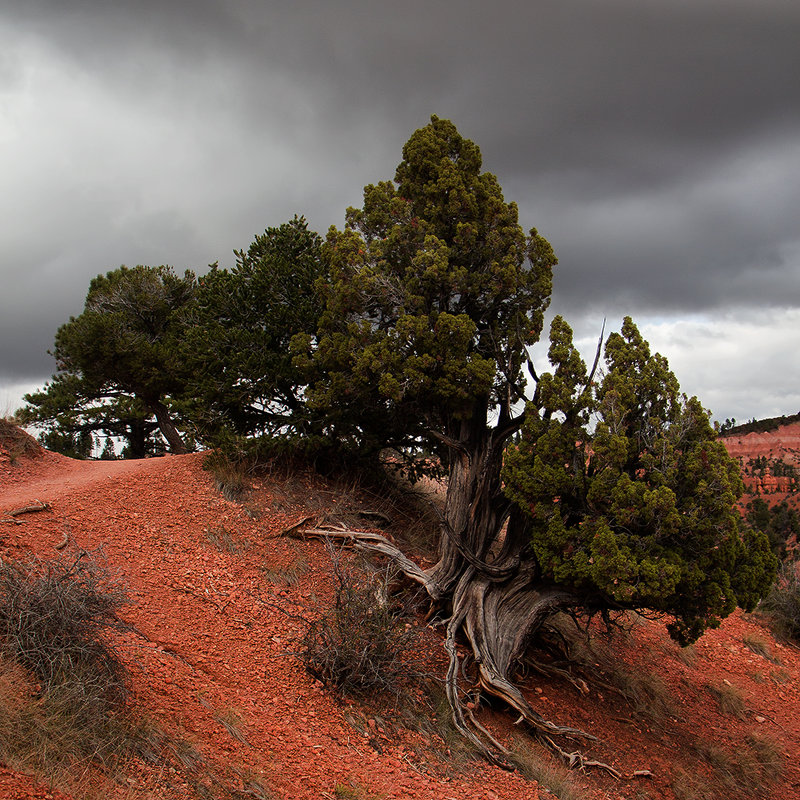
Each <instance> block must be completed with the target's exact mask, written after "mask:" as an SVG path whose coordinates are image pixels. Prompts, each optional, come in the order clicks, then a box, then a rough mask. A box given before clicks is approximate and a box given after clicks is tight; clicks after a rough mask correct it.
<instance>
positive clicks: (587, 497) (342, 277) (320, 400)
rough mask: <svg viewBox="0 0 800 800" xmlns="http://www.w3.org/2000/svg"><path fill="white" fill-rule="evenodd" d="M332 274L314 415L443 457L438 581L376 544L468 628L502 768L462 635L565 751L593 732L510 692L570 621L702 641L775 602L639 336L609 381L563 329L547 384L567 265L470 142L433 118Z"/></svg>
mask: <svg viewBox="0 0 800 800" xmlns="http://www.w3.org/2000/svg"><path fill="white" fill-rule="evenodd" d="M323 254H324V257H325V258H326V259H327V261H328V263H329V265H330V282H329V287H328V296H327V302H326V307H325V311H324V313H323V314H322V317H321V320H320V326H319V329H318V331H317V335H316V336H310V335H307V336H298V337H296V338H295V340H294V343H293V346H294V348H295V352H296V353H297V354H298V358H297V363H298V364H299V365H301V366H303V367H304V368H305V369H307V370H308V374H309V376H311V383H310V386H309V388H308V392H307V397H308V402H309V405H310V406H311V407H312V408H313V409H314V410H315V411H316V412H317V413H320V414H322V415H323V416H324V417H325V418H326V420H327V423H328V426H329V428H328V432H329V434H330V435H331V436H335V437H337V438H338V439H339V440H344V441H346V442H349V443H351V444H353V445H354V446H357V447H359V448H362V449H364V448H366V449H369V450H371V451H373V452H377V451H379V450H380V448H382V447H386V446H391V447H394V448H396V449H397V450H399V451H400V452H401V453H402V454H403V455H404V456H405V458H406V459H407V463H408V464H409V466H410V467H411V470H412V472H414V471H416V472H417V473H419V472H421V471H425V470H427V469H429V468H430V464H431V459H430V455H431V454H432V453H433V454H435V455H436V456H438V462H439V464H440V465H441V468H442V469H443V470H444V472H445V473H446V478H447V493H446V499H445V503H444V509H443V512H442V515H441V526H440V534H439V540H438V560H437V562H436V564H435V565H434V566H432V567H431V568H428V569H423V568H422V567H420V566H418V565H416V564H414V563H413V562H412V561H410V559H408V558H407V557H406V556H405V554H403V553H401V552H400V551H399V550H398V549H397V548H396V547H395V546H394V545H392V544H391V543H390V542H389V541H387V540H380V539H379V538H378V537H375V536H374V535H370V537H369V538H365V539H364V541H362V542H361V544H362V546H364V547H365V548H367V549H370V548H372V549H375V550H377V551H378V552H380V553H382V554H383V555H389V556H390V557H392V558H394V559H395V560H396V562H397V564H398V565H399V567H400V568H401V569H402V570H403V571H404V572H405V574H406V575H407V576H409V577H410V578H412V579H413V580H415V581H417V582H418V583H420V584H421V585H422V586H423V587H424V588H425V589H426V590H427V592H428V594H429V595H430V597H431V599H432V601H433V602H434V603H436V604H437V605H438V606H439V607H440V608H441V612H442V614H443V616H444V617H445V618H446V619H448V622H447V635H446V646H447V649H448V651H449V653H450V657H451V663H450V669H449V672H448V680H447V692H448V697H449V700H450V703H451V705H452V707H453V712H454V720H455V723H456V725H457V726H458V728H459V729H460V730H461V732H462V733H463V734H464V735H465V736H467V737H468V738H470V739H471V740H472V741H474V742H475V743H476V744H478V745H479V746H481V747H483V748H484V751H485V752H486V753H487V754H488V755H490V756H491V757H494V758H498V759H502V758H503V757H504V754H503V752H502V748H501V747H500V746H499V745H498V743H497V742H495V741H494V740H492V739H491V738H490V737H487V736H486V735H485V731H482V730H481V729H480V728H479V727H477V726H475V725H473V724H472V722H471V721H470V717H469V715H467V714H465V712H464V709H463V707H462V705H461V699H460V694H459V691H458V687H457V681H458V676H459V673H460V669H459V662H460V656H459V654H458V651H457V648H456V641H457V638H458V637H460V636H463V637H465V638H466V640H467V641H468V642H469V644H470V646H471V649H472V653H473V655H474V658H475V663H476V664H477V669H478V674H479V681H480V685H481V687H482V688H483V690H485V691H486V692H488V693H490V694H493V695H495V696H497V697H500V698H502V699H504V700H505V701H507V702H508V703H509V704H510V705H511V706H512V707H513V708H515V709H516V710H517V711H518V712H519V713H520V714H521V715H522V717H523V718H524V719H525V720H527V722H528V723H529V724H530V725H531V726H533V727H534V728H535V729H536V730H537V731H539V732H540V733H542V734H543V735H545V736H547V737H550V739H551V740H552V737H553V736H554V735H558V734H567V735H573V734H575V733H576V732H575V731H572V730H570V729H567V728H563V727H561V726H558V725H556V724H554V723H551V722H548V721H546V720H544V719H543V718H542V717H541V715H539V714H537V713H536V711H535V710H534V709H533V708H532V707H531V706H530V705H529V703H528V702H527V700H526V699H525V698H524V696H523V695H522V693H521V692H520V691H519V689H518V688H517V687H516V686H515V685H514V683H513V682H512V680H511V675H512V673H513V667H514V665H515V663H516V661H517V660H518V659H519V658H520V657H521V656H522V655H523V653H524V651H525V649H526V647H527V645H528V643H529V642H530V640H531V638H532V637H533V636H535V634H536V633H537V632H538V631H540V630H541V629H542V628H543V626H545V625H546V623H547V621H548V620H549V619H550V618H551V616H552V615H553V614H554V613H555V612H557V611H559V610H568V611H573V612H576V611H577V612H579V611H588V612H601V613H604V614H607V613H609V612H611V611H614V610H623V609H649V610H653V611H656V612H663V613H664V614H672V615H674V616H675V622H674V623H673V624H672V625H671V627H670V632H671V633H672V635H673V636H674V637H675V638H676V639H678V640H679V641H681V642H690V641H693V640H694V639H696V638H697V636H699V635H700V634H701V633H702V631H703V630H704V629H705V628H706V627H707V626H709V625H712V626H713V625H716V624H718V622H719V620H720V619H721V618H722V617H723V616H725V615H726V614H729V613H730V612H731V611H732V610H733V608H735V607H736V605H737V603H738V604H741V605H743V606H744V607H746V608H752V607H753V605H754V603H755V602H756V601H757V599H758V598H759V597H760V596H761V594H763V593H764V592H765V591H766V589H767V588H768V586H769V582H770V580H771V576H772V575H773V574H774V561H773V558H772V555H771V554H770V552H769V547H768V544H767V543H766V540H765V539H764V537H763V535H760V534H756V533H752V532H742V531H741V530H740V528H739V524H738V519H739V518H738V515H737V514H736V511H735V501H736V499H737V497H738V495H739V493H740V492H741V483H740V481H739V478H738V472H737V468H736V464H735V462H733V461H732V460H731V459H730V458H729V457H728V456H727V453H726V452H725V450H724V448H723V446H722V445H721V444H720V443H718V442H717V441H716V438H715V433H714V431H713V429H712V427H711V425H710V423H709V418H708V414H707V413H706V412H705V411H704V410H703V409H702V407H701V406H700V404H699V402H698V401H697V400H696V399H694V398H692V399H687V398H685V397H683V396H682V395H681V394H680V392H679V387H678V383H677V380H676V379H675V376H674V375H673V374H672V373H671V372H670V371H669V368H668V365H667V363H666V360H665V359H663V358H662V357H660V356H657V355H656V356H651V355H650V353H649V348H648V347H647V344H646V343H645V342H644V341H643V340H642V339H641V336H640V335H639V333H638V331H637V330H636V328H635V326H634V325H633V323H632V322H631V321H630V320H628V319H626V321H625V323H624V325H623V330H622V334H614V335H612V336H610V337H609V339H608V342H607V344H606V351H605V352H606V373H605V375H604V377H603V378H602V380H600V381H599V382H598V381H596V380H595V374H594V373H595V370H594V369H592V370H591V371H588V373H587V370H586V367H585V365H584V363H583V361H582V360H581V359H580V357H579V355H578V353H577V351H576V350H575V348H574V347H573V344H572V334H571V331H570V329H569V327H568V326H567V325H566V323H564V322H563V320H561V319H560V318H556V320H555V321H554V323H553V326H552V329H551V346H550V359H551V362H552V364H553V367H554V371H553V372H548V373H546V374H543V375H541V376H538V375H537V373H536V371H535V370H534V368H533V366H532V365H531V364H530V362H529V360H528V347H529V346H530V345H532V344H533V343H535V342H536V341H537V340H538V339H539V337H540V334H541V332H542V328H543V315H544V311H545V309H546V307H547V305H548V303H549V297H550V291H551V286H552V269H553V267H554V266H555V265H556V258H555V256H554V254H553V251H552V249H551V247H550V245H549V244H548V243H547V241H546V240H545V239H543V238H542V237H541V236H540V235H539V234H538V233H537V231H536V230H535V229H534V230H531V231H530V233H529V234H528V235H527V236H526V235H525V234H524V232H523V231H522V229H521V228H520V226H519V224H518V221H517V208H516V206H515V205H514V204H513V203H507V202H506V201H505V200H504V198H503V195H502V192H501V190H500V187H499V185H498V182H497V180H496V178H495V177H494V176H493V175H491V174H489V173H486V172H482V171H481V156H480V151H479V150H478V148H477V146H476V145H475V144H473V143H472V142H470V141H468V140H466V139H464V138H462V137H461V136H460V135H459V133H458V131H457V130H456V129H455V127H454V126H453V125H452V123H450V122H448V121H446V120H441V119H438V118H436V117H433V118H432V120H431V123H430V124H429V125H427V126H426V127H425V128H422V129H420V130H418V131H417V132H415V133H414V134H413V136H412V137H411V139H410V140H409V141H408V143H407V144H406V145H405V147H404V149H403V161H402V162H401V164H400V165H399V166H398V168H397V172H396V175H395V179H394V181H385V182H382V183H379V184H377V185H370V186H367V187H366V188H365V190H364V204H363V207H362V208H360V209H349V210H348V212H347V218H346V226H345V229H344V230H343V231H340V230H337V229H335V228H332V229H331V230H330V231H329V233H328V236H327V239H326V242H325V245H324V248H323ZM599 355H600V351H599V350H598V359H599ZM526 365H527V367H528V372H529V375H530V376H531V377H532V378H533V387H532V389H533V391H532V392H530V391H527V389H526V380H525V375H524V374H523V373H524V368H525V367H526ZM512 440H513V445H512V446H511V448H510V449H508V450H507V449H506V448H507V446H508V445H509V443H511V442H512ZM420 457H422V458H420ZM504 460H505V464H506V466H505V470H504V467H503V465H504Z"/></svg>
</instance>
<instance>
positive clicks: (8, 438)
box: [0, 417, 43, 464]
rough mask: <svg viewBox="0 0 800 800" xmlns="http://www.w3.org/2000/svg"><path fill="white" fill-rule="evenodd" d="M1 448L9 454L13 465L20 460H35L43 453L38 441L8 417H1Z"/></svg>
mask: <svg viewBox="0 0 800 800" xmlns="http://www.w3.org/2000/svg"><path fill="white" fill-rule="evenodd" d="M0 447H2V448H3V449H4V450H5V451H6V452H7V453H8V458H9V460H10V461H11V463H12V464H13V463H15V462H16V461H17V460H18V459H20V458H34V457H35V456H38V455H41V454H42V452H43V451H42V446H41V445H40V444H39V443H38V442H37V441H36V439H34V438H33V437H32V436H31V435H30V434H28V433H26V432H25V431H24V430H22V428H20V427H19V425H18V424H17V423H16V421H15V420H13V419H10V418H8V417H0Z"/></svg>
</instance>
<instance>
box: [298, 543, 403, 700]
mask: <svg viewBox="0 0 800 800" xmlns="http://www.w3.org/2000/svg"><path fill="white" fill-rule="evenodd" d="M331 555H332V559H333V574H334V577H335V579H336V590H335V596H334V604H333V608H332V609H330V611H328V612H327V613H325V614H323V615H322V616H321V617H319V618H318V619H316V620H314V621H312V622H310V623H309V625H308V630H307V632H306V634H305V636H304V637H303V641H302V644H301V648H300V652H299V656H300V659H301V661H302V662H303V664H304V665H305V667H306V669H307V670H308V672H309V673H310V674H311V675H313V676H314V677H315V678H318V679H319V680H320V681H322V683H323V684H325V685H326V686H330V687H332V688H334V689H336V690H337V691H339V692H341V693H342V694H348V695H352V696H355V697H360V698H368V697H372V696H373V695H374V694H375V693H376V692H378V693H390V694H394V695H395V696H399V694H400V693H401V692H402V689H403V687H405V686H407V685H408V681H409V679H410V678H412V677H413V670H411V669H410V667H409V664H408V663H407V661H406V660H404V656H405V655H406V654H407V653H408V652H409V651H410V650H411V648H412V647H413V643H414V640H415V639H416V635H417V634H416V630H415V628H414V627H413V626H412V625H411V624H410V623H408V622H406V621H405V619H404V616H403V614H402V613H400V612H398V611H396V610H393V609H392V608H391V607H390V606H389V604H388V596H389V593H388V591H387V589H388V585H389V584H390V583H391V581H392V578H393V574H392V572H391V571H390V570H388V569H387V570H383V571H381V572H377V573H376V572H373V573H366V572H360V571H356V570H355V569H353V568H352V567H345V566H344V565H343V564H342V562H341V558H340V556H339V554H338V553H336V552H334V551H333V550H332V548H331Z"/></svg>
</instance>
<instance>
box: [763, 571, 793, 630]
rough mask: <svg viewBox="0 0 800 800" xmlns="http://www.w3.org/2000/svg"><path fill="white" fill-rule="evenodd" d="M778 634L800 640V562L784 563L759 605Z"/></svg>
mask: <svg viewBox="0 0 800 800" xmlns="http://www.w3.org/2000/svg"><path fill="white" fill-rule="evenodd" d="M758 610H759V612H760V613H762V614H765V615H766V616H767V617H768V618H769V621H770V624H771V626H772V629H773V631H774V632H775V633H776V635H778V636H781V637H783V638H786V639H794V640H795V641H800V564H799V563H798V562H793V561H787V562H785V563H784V564H783V566H782V567H781V569H780V571H779V572H778V577H777V578H776V579H775V583H773V584H772V588H771V589H770V590H769V594H768V595H767V596H766V597H765V598H764V599H763V600H762V601H761V603H760V605H759V606H758Z"/></svg>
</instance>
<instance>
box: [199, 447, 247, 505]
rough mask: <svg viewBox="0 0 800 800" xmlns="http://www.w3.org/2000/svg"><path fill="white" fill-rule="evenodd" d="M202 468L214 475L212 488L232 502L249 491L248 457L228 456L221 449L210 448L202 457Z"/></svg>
mask: <svg viewBox="0 0 800 800" xmlns="http://www.w3.org/2000/svg"><path fill="white" fill-rule="evenodd" d="M203 469H205V470H206V471H207V472H210V473H211V475H212V476H213V477H214V488H215V489H216V490H217V491H218V492H219V493H220V494H221V495H222V496H223V497H224V498H225V499H226V500H230V501H231V502H232V503H238V502H240V501H242V500H244V499H245V498H246V497H247V495H248V494H249V492H250V489H251V482H250V472H251V470H252V464H251V462H250V460H249V459H246V458H238V457H234V456H228V455H227V454H226V453H224V452H223V451H221V450H210V451H209V452H208V453H207V454H206V456H205V457H204V458H203Z"/></svg>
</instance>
